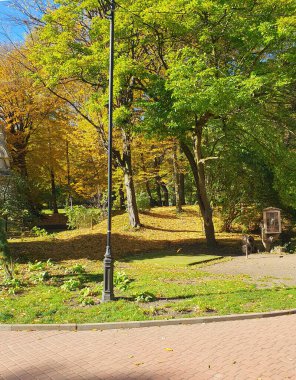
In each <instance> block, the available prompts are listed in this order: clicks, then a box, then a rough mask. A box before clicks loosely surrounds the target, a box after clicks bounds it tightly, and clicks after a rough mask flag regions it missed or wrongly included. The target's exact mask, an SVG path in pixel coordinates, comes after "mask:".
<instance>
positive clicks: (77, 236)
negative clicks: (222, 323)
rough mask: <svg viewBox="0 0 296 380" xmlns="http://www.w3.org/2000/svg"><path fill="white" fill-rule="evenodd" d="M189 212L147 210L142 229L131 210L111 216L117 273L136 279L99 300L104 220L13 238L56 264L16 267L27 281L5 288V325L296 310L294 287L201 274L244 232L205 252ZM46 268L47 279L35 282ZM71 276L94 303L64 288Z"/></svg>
mask: <svg viewBox="0 0 296 380" xmlns="http://www.w3.org/2000/svg"><path fill="white" fill-rule="evenodd" d="M185 210H186V212H185V213H183V214H181V215H176V213H175V211H174V208H158V209H154V210H152V211H151V212H149V213H146V214H142V215H141V221H142V223H143V224H144V226H145V227H143V228H141V229H140V230H138V231H134V230H130V229H129V227H128V219H127V216H126V215H117V216H115V217H114V219H113V231H114V235H113V236H114V237H113V247H114V250H113V251H114V254H115V256H116V257H117V259H118V261H117V263H116V268H115V272H125V273H126V275H127V276H128V277H129V278H130V279H131V280H132V282H131V283H130V286H129V288H128V289H126V290H123V291H120V290H118V289H116V290H115V294H116V296H117V297H119V300H118V301H117V302H110V303H105V304H100V298H101V294H100V290H98V289H96V288H97V284H98V283H100V282H101V281H102V279H103V271H102V261H101V260H97V259H100V258H102V257H103V255H104V251H105V230H106V223H105V222H103V223H101V224H100V225H98V226H96V227H95V228H94V230H93V231H89V230H83V231H68V232H63V233H59V234H57V236H56V238H55V239H54V240H50V239H49V238H35V239H32V238H31V239H23V240H21V239H19V240H14V241H13V242H12V243H11V244H12V247H13V251H14V253H15V254H22V255H25V256H27V257H28V258H31V260H35V259H37V258H38V259H47V258H49V257H51V258H53V259H55V261H56V263H55V264H54V265H47V264H44V265H45V266H44V267H43V268H42V269H38V270H33V271H32V268H30V265H28V264H26V263H23V264H17V268H16V269H17V278H18V279H19V280H21V282H22V284H21V286H20V288H19V289H17V290H16V294H9V291H10V290H11V288H10V287H9V286H2V287H1V286H0V323H16V322H18V323H66V322H104V321H123V320H145V319H158V318H161V319H163V318H178V317H193V316H200V315H223V314H229V313H248V312H254V311H268V310H277V309H288V308H295V307H296V288H287V287H284V286H283V287H274V286H270V285H269V284H268V281H267V282H266V284H265V285H266V289H262V288H260V287H257V286H256V284H255V282H254V281H252V279H251V278H250V277H249V276H231V275H219V274H215V275H214V274H210V273H205V272H202V271H199V270H198V267H199V265H196V263H197V262H199V261H203V260H209V259H213V258H215V256H216V255H227V254H233V253H237V252H239V238H240V236H237V235H231V234H218V236H217V237H218V239H219V247H218V249H216V250H215V251H213V250H211V251H210V250H207V248H206V245H205V242H204V236H203V233H202V230H201V223H200V222H201V221H200V219H199V218H198V215H197V212H196V208H195V207H186V208H185ZM217 223H218V221H216V224H217ZM145 251H146V252H147V251H148V253H146V254H145V253H144V252H145ZM224 260H227V258H226V259H224ZM77 263H79V264H80V265H82V266H84V267H85V270H86V272H85V273H81V274H75V273H71V268H73V265H75V264H77ZM209 264H210V263H209ZM209 264H202V265H209ZM44 271H47V272H48V275H49V278H48V279H46V280H45V281H40V282H39V281H38V280H37V281H36V276H37V277H38V276H40V275H42V273H43V272H44ZM72 272H73V271H72ZM69 279H75V280H77V279H79V281H80V286H79V288H80V289H81V288H85V287H88V288H89V289H90V297H87V298H90V299H91V301H92V303H93V305H88V306H86V305H84V304H83V303H82V300H81V293H80V289H76V290H74V291H70V290H63V289H62V288H61V285H63V284H64V283H65V281H67V280H69ZM262 281H263V279H262ZM1 282H2V278H1V274H0V283H1ZM263 285H264V284H263ZM261 287H262V284H261ZM143 292H150V293H152V294H153V295H154V296H155V297H156V300H155V301H154V302H149V303H137V302H135V301H134V300H135V297H137V296H139V295H140V294H141V293H143Z"/></svg>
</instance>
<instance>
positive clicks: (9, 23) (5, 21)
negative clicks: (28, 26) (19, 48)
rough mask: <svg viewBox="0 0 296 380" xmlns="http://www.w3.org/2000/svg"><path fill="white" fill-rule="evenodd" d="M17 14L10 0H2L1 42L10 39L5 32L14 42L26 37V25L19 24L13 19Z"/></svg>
mask: <svg viewBox="0 0 296 380" xmlns="http://www.w3.org/2000/svg"><path fill="white" fill-rule="evenodd" d="M17 16H18V14H17V12H16V11H15V10H14V9H13V8H12V7H11V5H10V2H9V0H0V43H3V42H7V41H8V40H7V37H6V36H5V34H8V36H9V38H10V39H11V40H13V41H14V42H21V41H22V40H23V39H24V35H25V28H24V26H21V25H18V23H17V21H16V20H13V18H14V17H17Z"/></svg>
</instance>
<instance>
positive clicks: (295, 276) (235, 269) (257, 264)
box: [199, 253, 296, 286]
mask: <svg viewBox="0 0 296 380" xmlns="http://www.w3.org/2000/svg"><path fill="white" fill-rule="evenodd" d="M199 269H200V270H202V271H205V272H209V273H218V274H233V275H237V274H246V275H249V276H251V277H252V279H253V280H254V281H255V282H256V281H258V280H260V279H263V280H264V278H265V282H266V283H267V285H281V284H283V285H286V286H296V254H293V255H292V254H291V255H287V254H283V255H278V254H266V253H265V254H264V253H259V254H251V255H250V256H249V258H248V259H246V257H245V256H238V257H233V258H232V260H231V261H225V262H221V263H219V262H217V263H216V264H214V265H210V266H206V267H203V268H199ZM263 282H264V281H263ZM258 284H260V281H259V283H258ZM261 285H262V284H261Z"/></svg>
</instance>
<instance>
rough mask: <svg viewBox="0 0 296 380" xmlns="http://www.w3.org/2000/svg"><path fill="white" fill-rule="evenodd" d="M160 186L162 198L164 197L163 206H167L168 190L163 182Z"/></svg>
mask: <svg viewBox="0 0 296 380" xmlns="http://www.w3.org/2000/svg"><path fill="white" fill-rule="evenodd" d="M160 186H161V189H162V192H163V197H164V200H163V205H164V206H169V191H168V188H167V187H166V184H165V183H164V182H163V181H161V182H160Z"/></svg>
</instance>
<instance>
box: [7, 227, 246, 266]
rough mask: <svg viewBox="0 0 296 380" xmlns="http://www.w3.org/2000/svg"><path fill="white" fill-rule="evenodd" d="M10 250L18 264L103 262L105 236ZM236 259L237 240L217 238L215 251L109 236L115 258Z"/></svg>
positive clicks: (201, 245) (194, 242)
mask: <svg viewBox="0 0 296 380" xmlns="http://www.w3.org/2000/svg"><path fill="white" fill-rule="evenodd" d="M10 247H11V251H12V253H13V255H14V257H15V258H17V259H18V261H19V262H27V261H35V260H42V261H43V260H45V261H46V260H48V259H52V260H54V261H56V262H60V261H64V260H78V259H89V260H102V259H103V257H104V254H105V250H106V235H105V234H102V233H96V234H85V235H79V236H75V237H70V238H68V239H58V238H57V239H54V240H37V239H36V241H35V240H28V241H12V242H10ZM180 253H182V254H186V255H193V256H195V255H200V254H203V255H217V256H237V255H238V254H239V253H240V246H239V241H238V240H236V239H224V240H223V239H220V240H219V244H218V245H217V247H215V248H208V247H207V245H206V241H205V239H184V240H153V239H149V240H145V239H143V238H142V237H141V236H136V233H135V236H131V235H130V234H126V235H124V234H117V233H114V234H113V235H112V254H113V257H114V259H116V260H118V259H120V258H123V257H127V256H133V255H136V256H137V258H138V256H139V257H140V256H141V255H139V254H145V255H144V256H145V258H148V257H151V258H153V257H156V256H157V257H164V256H168V255H170V256H171V255H173V254H176V255H177V254H180Z"/></svg>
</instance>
